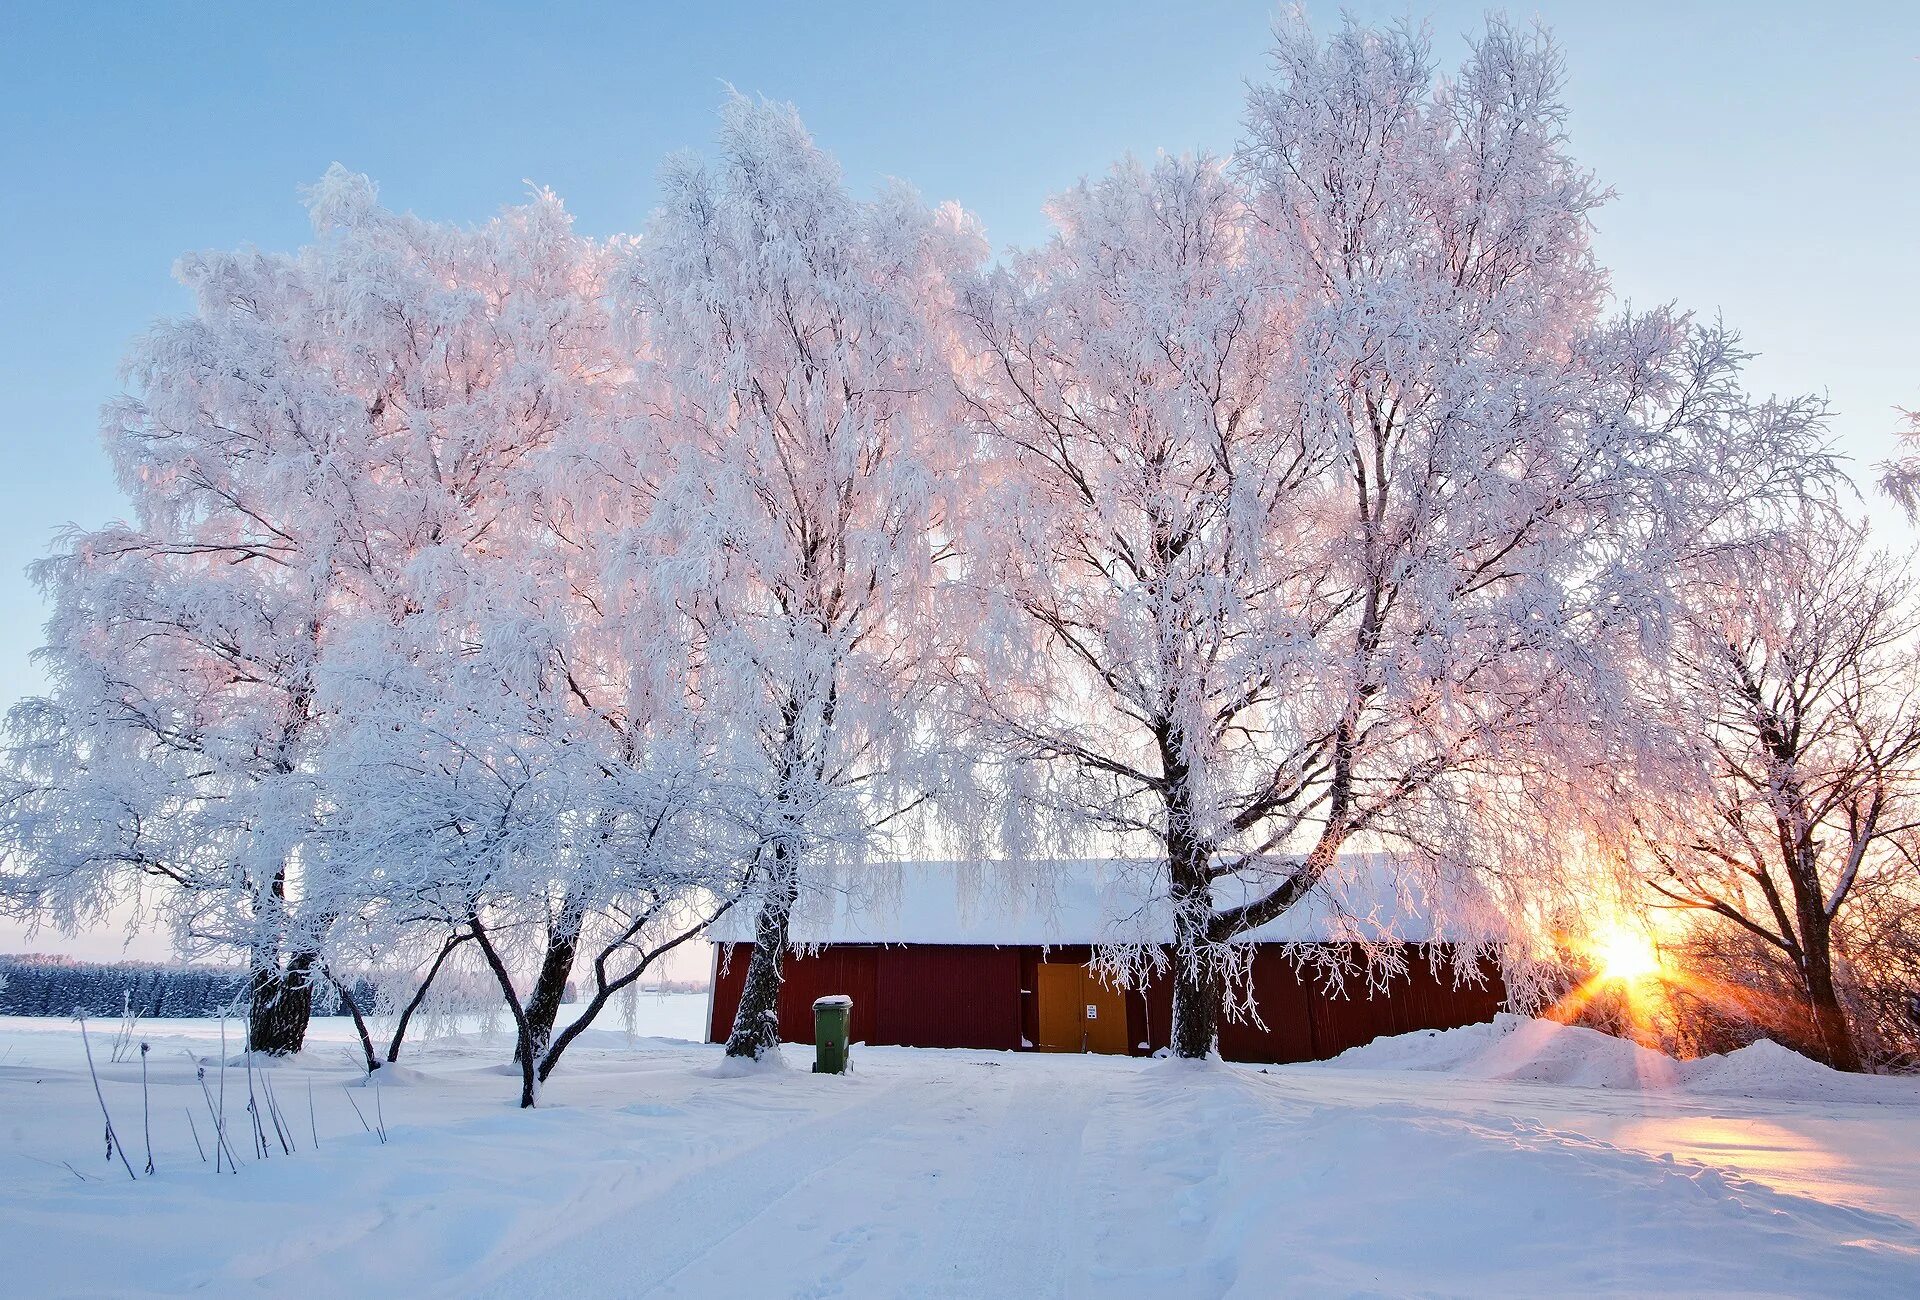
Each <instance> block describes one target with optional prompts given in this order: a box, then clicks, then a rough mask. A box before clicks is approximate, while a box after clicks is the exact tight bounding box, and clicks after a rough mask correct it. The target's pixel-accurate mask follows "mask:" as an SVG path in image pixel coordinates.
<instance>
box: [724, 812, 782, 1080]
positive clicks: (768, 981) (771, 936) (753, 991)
mask: <svg viewBox="0 0 1920 1300" xmlns="http://www.w3.org/2000/svg"><path fill="white" fill-rule="evenodd" d="M773 863H774V866H773V880H772V882H771V885H770V887H769V889H768V890H767V896H766V898H765V899H764V900H763V901H762V902H761V904H760V916H759V918H758V919H757V920H756V921H755V922H754V927H753V957H752V959H751V960H750V961H748V963H747V980H746V986H745V987H744V988H742V989H741V990H740V1008H739V1010H738V1011H736V1012H734V1016H733V1031H732V1032H731V1033H729V1034H728V1035H727V1055H728V1056H737V1057H751V1058H752V1059H754V1060H756V1061H757V1060H759V1059H760V1058H762V1057H764V1056H765V1055H766V1054H767V1053H768V1052H769V1051H773V1050H776V1049H777V1048H778V1046H779V1043H780V979H781V965H782V962H783V961H784V960H785V958H786V953H787V921H788V919H789V918H790V917H791V916H792V915H793V903H794V899H796V898H797V897H799V882H798V881H797V880H796V879H795V875H794V870H793V864H792V860H791V859H790V858H789V856H788V855H787V853H786V850H785V846H784V845H780V844H776V845H775V846H774V849H773Z"/></svg>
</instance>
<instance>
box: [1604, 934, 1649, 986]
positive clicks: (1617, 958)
mask: <svg viewBox="0 0 1920 1300" xmlns="http://www.w3.org/2000/svg"><path fill="white" fill-rule="evenodd" d="M1593 955H1594V959H1595V961H1596V962H1597V963H1598V964H1599V967H1600V977H1601V978H1602V979H1605V980H1610V981H1613V982H1615V983H1619V984H1632V983H1635V982H1637V981H1639V980H1643V979H1645V978H1646V977H1647V976H1649V975H1652V974H1654V973H1655V972H1657V971H1658V970H1659V969H1660V954H1659V952H1658V951H1656V950H1655V948H1654V946H1653V940H1652V939H1651V938H1649V937H1648V936H1647V935H1646V934H1645V933H1644V932H1642V931H1639V930H1634V929H1629V928H1627V927H1626V926H1619V927H1616V928H1614V929H1612V930H1609V931H1607V932H1606V933H1605V934H1601V935H1596V936H1595V938H1594V942H1593Z"/></svg>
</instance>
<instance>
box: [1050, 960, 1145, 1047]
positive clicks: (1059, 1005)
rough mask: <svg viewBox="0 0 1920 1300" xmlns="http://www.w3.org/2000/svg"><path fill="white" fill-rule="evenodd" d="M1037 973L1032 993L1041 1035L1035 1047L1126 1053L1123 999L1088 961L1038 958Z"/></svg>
mask: <svg viewBox="0 0 1920 1300" xmlns="http://www.w3.org/2000/svg"><path fill="white" fill-rule="evenodd" d="M1037 972H1038V973H1037V975H1036V981H1037V982H1036V983H1035V985H1034V990H1033V993H1034V1000H1035V1003H1036V1005H1037V1009H1038V1011H1039V1017H1038V1019H1039V1022H1040V1040H1039V1041H1038V1042H1037V1043H1035V1044H1034V1046H1035V1047H1037V1048H1039V1049H1040V1050H1041V1051H1043V1052H1103V1053H1107V1054H1109V1055H1115V1056H1124V1055H1125V1054H1126V1051H1127V1004H1126V1000H1125V998H1124V997H1123V996H1122V994H1121V993H1120V991H1119V990H1118V989H1114V988H1109V987H1108V986H1107V985H1106V984H1105V983H1104V982H1102V981H1101V980H1100V978H1099V977H1098V976H1096V975H1095V974H1094V973H1093V972H1092V971H1091V970H1090V969H1088V968H1087V967H1086V966H1081V965H1071V966H1070V965H1068V964H1067V963H1065V962H1042V963H1041V964H1040V965H1039V967H1038V968H1037Z"/></svg>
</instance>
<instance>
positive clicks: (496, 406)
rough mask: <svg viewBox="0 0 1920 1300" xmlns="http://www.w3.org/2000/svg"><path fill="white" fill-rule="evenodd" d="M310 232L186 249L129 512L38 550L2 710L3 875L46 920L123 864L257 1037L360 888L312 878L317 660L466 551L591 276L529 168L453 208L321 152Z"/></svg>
mask: <svg viewBox="0 0 1920 1300" xmlns="http://www.w3.org/2000/svg"><path fill="white" fill-rule="evenodd" d="M309 207H310V210H311V213H312V217H313V224H314V229H315V236H316V237H315V240H314V242H313V243H312V244H311V245H310V246H308V247H306V248H304V249H302V250H300V251H299V252H297V253H294V254H290V255H275V254H265V253H259V252H253V251H243V252H239V253H216V254H203V255H197V256H194V257H189V258H186V259H184V260H183V261H182V262H181V264H180V267H179V275H180V278H181V279H182V280H183V281H184V282H185V283H186V284H187V286H188V287H189V288H190V289H191V290H193V292H194V294H195V298H196V311H195V314H194V315H192V316H190V317H187V318H185V319H181V320H177V321H171V322H167V323H164V324H162V325H160V326H158V327H156V328H155V329H154V330H153V331H152V332H151V333H150V334H149V335H148V336H147V337H146V338H145V339H143V340H142V341H141V342H140V343H139V344H138V346H137V347H136V348H135V350H134V352H133V354H132V356H131V358H130V359H129V362H128V365H127V370H128V374H129V377H130V380H131V385H132V389H133V395H132V396H129V397H128V398H126V399H125V400H123V401H121V402H119V403H116V404H115V405H114V406H113V407H112V408H110V411H109V415H108V420H107V427H106V434H105V436H106V441H107V445H108V449H109V451H110V453H111V454H112V456H113V459H114V463H115V466H116V469H117V472H118V476H119V480H120V484H121V487H122V489H123V490H124V491H125V493H126V494H127V496H128V498H129V500H130V502H131V503H132V506H133V522H132V523H130V524H116V525H113V526H111V527H108V528H105V529H101V530H98V531H95V532H91V533H84V534H76V535H74V536H72V537H71V538H69V539H68V540H67V541H66V543H65V544H64V545H63V546H62V548H61V550H60V551H59V553H57V554H56V555H55V556H53V557H52V558H51V559H49V560H47V561H45V562H44V563H42V564H41V565H40V566H39V570H38V572H39V576H40V578H41V580H42V582H43V584H44V585H45V586H46V589H47V591H48V593H49V596H50V599H51V601H52V604H53V611H54V612H53V616H52V619H51V621H50V623H49V626H48V645H47V648H46V649H45V651H44V652H43V662H44V663H45V664H46V666H47V668H48V671H49V673H50V675H51V677H52V678H53V681H54V690H53V693H52V694H51V695H50V696H49V697H48V698H46V699H41V700H34V701H29V702H27V703H26V704H24V705H23V706H21V708H20V709H19V710H17V711H16V713H15V715H14V717H13V721H12V726H11V735H10V746H11V757H12V760H13V762H12V764H11V768H12V771H13V772H14V773H15V775H16V776H17V778H18V784H17V786H16V787H15V789H14V790H13V792H12V793H11V795H10V798H9V801H8V804H7V816H6V818H5V822H4V825H5V829H6V834H7V837H8V847H9V849H10V850H11V855H10V863H11V864H12V865H11V871H10V874H9V877H8V880H7V887H8V891H9V893H10V894H12V895H13V896H14V897H16V898H18V899H22V900H24V902H23V905H24V906H27V907H29V908H31V909H32V910H34V911H35V912H36V913H37V914H40V915H45V916H50V917H52V918H53V919H55V920H56V921H59V922H62V923H67V924H71V923H75V922H77V921H80V920H82V919H86V918H89V917H93V916H98V915H101V914H103V913H105V912H106V911H107V910H108V909H109V908H111V907H113V906H114V905H116V904H117V903H120V902H122V901H123V900H125V899H127V898H128V897H129V896H130V892H131V891H135V890H137V889H138V887H139V885H140V884H141V883H143V882H145V883H157V884H159V885H160V886H161V888H160V889H159V890H158V891H157V893H155V894H154V895H153V897H154V898H155V900H156V901H157V903H158V904H159V906H160V908H161V909H162V911H163V913H164V914H165V916H166V917H167V918H168V919H169V920H171V921H172V922H173V923H174V924H175V927H176V930H177V932H178V934H179V935H180V937H181V939H182V941H183V943H184V944H185V945H186V946H187V947H188V948H189V949H238V950H240V951H242V952H245V953H246V954H248V957H249V961H250V964H251V967H252V969H253V972H254V993H255V995H254V998H253V1007H252V1012H251V1022H252V1027H251V1036H252V1040H253V1043H254V1045H255V1046H256V1047H257V1048H259V1049H261V1050H265V1051H271V1052H285V1051H292V1050H297V1048H298V1047H299V1045H300V1042H301V1039H302V1037H303V1035H304V1032H305V1023H306V1016H307V1012H308V1008H309V1006H310V1001H311V986H312V984H313V982H314V981H315V980H316V979H319V978H321V977H322V972H323V970H324V969H325V964H324V961H323V952H324V948H325V945H326V944H327V942H328V939H329V936H330V934H331V932H332V930H333V928H334V926H335V924H336V922H338V921H339V919H340V918H341V916H342V915H343V913H345V912H347V911H350V910H351V909H352V908H353V907H354V906H355V902H356V900H354V899H353V898H351V897H349V896H345V895H344V894H343V891H342V889H341V888H339V887H338V882H336V881H334V880H333V879H332V877H331V876H330V866H329V863H330V858H331V854H332V850H333V847H334V846H333V842H332V839H331V837H330V835H329V832H328V823H329V820H330V817H331V814H332V807H331V805H330V803H329V799H328V796H327V794H326V791H325V781H324V777H325V772H324V771H323V768H324V763H325V761H326V760H325V756H326V755H327V754H328V752H329V746H330V745H331V743H332V741H333V738H334V732H335V730H336V727H335V723H336V722H337V720H338V719H337V712H336V711H335V710H334V709H333V708H332V707H331V705H330V704H329V702H328V701H327V700H325V699H323V698H322V690H321V687H322V677H323V675H324V674H323V666H324V665H325V664H326V663H327V662H328V661H329V659H330V657H332V656H335V655H337V652H338V647H339V646H340V645H341V644H344V643H347V642H348V641H352V640H353V638H347V637H346V636H345V633H346V631H347V630H348V629H350V628H352V627H355V626H357V625H359V624H361V623H363V622H366V621H372V622H373V623H375V624H388V625H398V624H400V623H402V622H404V621H405V620H406V619H407V618H408V617H410V616H412V615H415V614H418V613H420V612H421V611H422V610H423V609H424V604H423V601H424V600H426V599H427V598H428V597H429V595H430V594H431V593H432V592H433V590H434V587H435V583H434V581H433V575H434V574H436V573H437V572H439V571H441V570H442V569H443V568H444V566H445V560H446V557H447V556H449V555H457V554H460V553H463V552H466V551H469V550H473V549H484V548H485V547H486V546H487V545H488V541H487V539H488V538H489V536H490V534H491V533H492V531H493V529H494V527H495V525H496V519H497V515H498V512H499V511H500V510H501V509H502V508H503V507H504V505H505V503H506V502H507V500H508V499H509V498H510V496H511V493H512V479H513V477H514V475H515V473H516V470H517V467H518V466H519V465H520V463H521V462H522V461H523V459H524V458H525V457H526V456H527V455H528V454H529V453H530V452H531V451H533V450H535V449H537V448H538V447H540V446H541V445H542V444H543V443H544V442H546V441H548V440H550V439H551V437H552V436H553V434H554V432H555V431H556V430H557V428H558V427H559V425H558V421H559V416H558V414H557V413H556V411H555V409H554V393H555V380H554V376H555V374H557V373H561V372H564V370H565V369H566V367H567V365H568V364H569V348H570V344H571V339H572V337H573V333H572V331H573V325H574V322H575V321H576V320H577V318H578V316H579V314H580V312H581V311H582V310H583V304H584V305H590V304H591V299H592V288H591V286H587V287H586V290H585V292H584V294H583V292H582V287H581V286H580V285H579V284H578V283H576V276H577V274H578V272H579V269H580V265H579V261H578V257H577V252H578V249H577V241H575V240H574V239H573V237H572V236H571V235H570V233H569V231H568V228H567V218H566V215H565V213H564V211H563V210H562V209H561V208H560V206H559V204H558V203H557V201H555V200H554V199H553V198H552V196H551V195H545V194H542V195H539V196H536V198H535V200H534V201H533V202H532V203H531V204H529V205H528V206H527V207H525V208H522V209H519V210H517V211H514V212H510V213H508V214H507V215H506V216H504V217H502V218H500V219H499V220H497V221H494V222H491V223H488V224H487V225H485V226H482V227H479V228H477V229H473V230H466V229H461V228H458V227H454V226H449V225H444V224H436V223H431V222H426V221H422V220H420V219H418V218H414V217H411V216H403V215H398V214H395V213H392V212H389V211H387V210H385V209H383V208H381V207H380V206H379V205H378V203H377V202H376V200H375V195H374V191H373V187H372V185H371V184H370V183H369V182H368V181H366V179H365V178H363V177H358V176H354V175H352V174H350V173H348V172H346V171H345V170H344V169H341V168H338V167H336V168H334V169H333V170H332V171H330V172H329V173H328V175H327V176H326V178H325V179H324V180H323V181H322V182H321V183H320V184H319V185H318V186H316V187H315V188H314V190H313V191H312V192H311V195H310V200H309Z"/></svg>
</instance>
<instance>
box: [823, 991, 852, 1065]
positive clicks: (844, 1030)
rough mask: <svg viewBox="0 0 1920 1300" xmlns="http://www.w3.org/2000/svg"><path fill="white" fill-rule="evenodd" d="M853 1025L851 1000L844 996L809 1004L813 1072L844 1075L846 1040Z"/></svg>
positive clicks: (839, 994)
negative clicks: (811, 1016)
mask: <svg viewBox="0 0 1920 1300" xmlns="http://www.w3.org/2000/svg"><path fill="white" fill-rule="evenodd" d="M852 1025H853V999H852V998H850V997H848V996H847V995H846V994H844V993H835V994H833V995H832V996H830V997H824V998H815V999H814V1002H813V1072H814V1073H815V1074H845V1073H846V1072H847V1036H848V1031H849V1030H850V1029H851V1027H852Z"/></svg>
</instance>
